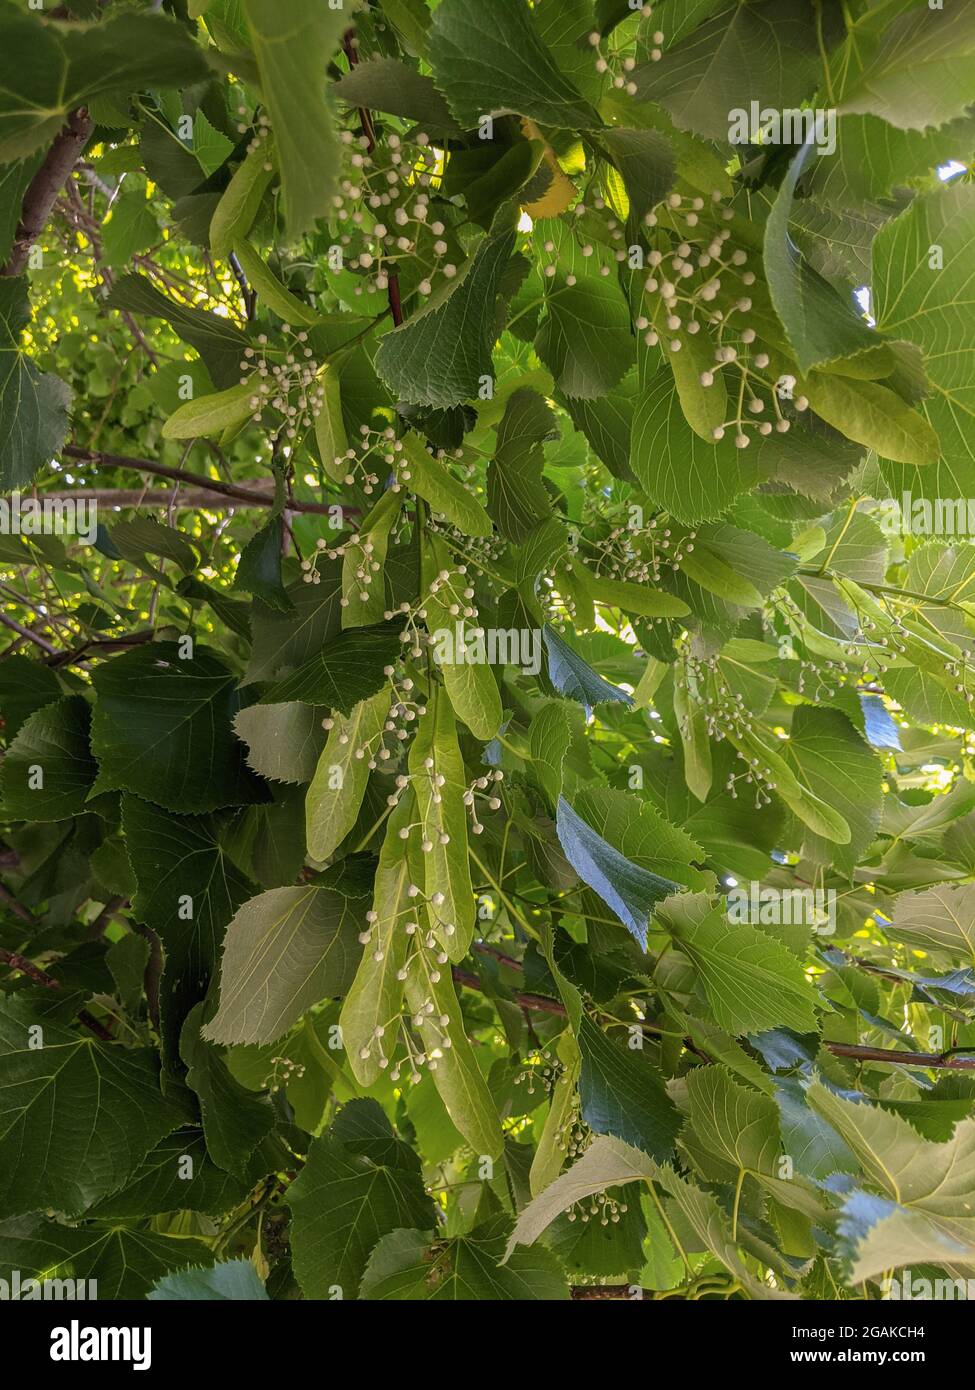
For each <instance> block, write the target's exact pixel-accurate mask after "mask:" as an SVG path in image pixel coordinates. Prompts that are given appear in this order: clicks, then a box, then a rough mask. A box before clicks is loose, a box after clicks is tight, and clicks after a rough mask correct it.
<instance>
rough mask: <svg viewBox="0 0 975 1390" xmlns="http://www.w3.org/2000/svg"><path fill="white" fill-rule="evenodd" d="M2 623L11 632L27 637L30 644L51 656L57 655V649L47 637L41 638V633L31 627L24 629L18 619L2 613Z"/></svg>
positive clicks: (0, 621) (0, 617)
mask: <svg viewBox="0 0 975 1390" xmlns="http://www.w3.org/2000/svg"><path fill="white" fill-rule="evenodd" d="M0 623H2V624H3V625H4V627H9V628H10V630H11V632H18V633H19V634H20V636H21V637H25V638H26V639H27V641H28V642H33V643H34V645H35V646H36V647H40V648H41V650H42V651H45V652H47V653H48V654H49V655H56V654H57V650H58V649H57V647H55V646H54V645H53V644H52V643H50V642H49V641H48V640H47V638H46V637H41V635H40V633H37V632H34V631H32V629H31V628H29V627H24V625H23V624H22V623H18V621H17V619H16V618H11V617H8V615H7V614H6V613H0Z"/></svg>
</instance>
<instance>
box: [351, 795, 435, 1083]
mask: <svg viewBox="0 0 975 1390" xmlns="http://www.w3.org/2000/svg"><path fill="white" fill-rule="evenodd" d="M415 814H416V798H415V796H414V794H413V791H412V789H411V788H409V787H407V788H405V789H404V791H403V792H402V794H401V796H400V798H399V801H398V802H397V804H396V806H395V807H394V808H393V812H392V814H391V816H390V817H389V821H388V823H387V826H386V833H385V835H384V836H383V844H382V849H381V850H380V852H379V864H378V866H377V868H376V882H375V888H374V891H373V898H372V909H371V911H372V913H373V914H374V916H373V917H372V918H371V919H370V923H369V925H368V926H367V928H366V930H367V931H368V933H369V940H368V942H366V949H365V950H364V951H363V952H362V959H361V961H360V962H359V968H358V970H357V971H356V976H355V979H354V981H353V982H352V985H351V987H350V988H349V991H348V994H347V995H346V998H345V1002H344V1004H343V1005H342V1015H341V1019H340V1023H341V1027H342V1038H343V1041H344V1044H345V1048H346V1053H347V1056H348V1059H349V1066H350V1067H351V1068H352V1071H353V1074H354V1075H355V1077H356V1079H357V1080H358V1081H360V1082H361V1083H362V1085H363V1086H371V1085H372V1084H373V1083H374V1082H375V1081H376V1080H377V1079H378V1078H379V1076H380V1073H381V1071H382V1070H383V1068H382V1067H381V1066H380V1060H379V1059H380V1057H381V1056H382V1055H383V1053H382V1051H381V1050H380V1049H379V1048H377V1046H376V1039H377V1038H379V1037H382V1036H383V1033H377V1032H376V1030H377V1028H378V1029H382V1030H383V1032H385V1030H386V1029H387V1028H388V1027H389V1026H390V1023H391V1021H392V1020H396V1019H397V1018H398V1017H399V1014H400V1012H401V1009H402V1002H403V990H404V986H405V978H403V979H401V978H400V972H401V971H402V970H403V969H404V968H405V967H406V962H407V958H408V956H409V952H410V937H411V935H415V933H408V932H407V930H406V926H407V923H408V922H410V921H412V920H414V909H415V908H416V895H415V894H413V895H411V894H410V891H409V889H410V886H411V884H412V881H413V880H412V877H411V866H410V860H409V857H408V855H407V853H406V851H405V846H404V841H403V837H402V835H401V833H400V832H401V831H403V830H405V831H406V832H407V835H408V834H409V830H410V827H411V826H412V824H413V819H414V816H415Z"/></svg>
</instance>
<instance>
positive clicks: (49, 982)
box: [0, 946, 115, 1042]
mask: <svg viewBox="0 0 975 1390" xmlns="http://www.w3.org/2000/svg"><path fill="white" fill-rule="evenodd" d="M0 961H2V962H3V964H4V965H9V966H10V968H11V970H19V971H20V973H21V974H22V975H26V976H27V978H28V979H29V980H33V981H34V984H35V985H40V986H41V987H42V988H43V989H60V988H61V981H60V980H56V979H55V978H54V976H53V975H49V974H48V973H47V971H46V970H42V969H41V967H40V966H39V965H35V964H34V962H33V961H32V960H28V959H27V957H26V956H21V955H18V954H17V952H16V951H6V950H4V948H3V947H2V946H0ZM77 1016H78V1022H79V1023H83V1024H84V1025H85V1027H86V1028H87V1029H88V1030H89V1032H92V1033H94V1035H95V1037H96V1038H101V1040H102V1041H103V1042H114V1041H115V1039H114V1038H113V1037H112V1035H111V1033H110V1032H109V1031H108V1029H107V1028H105V1027H104V1026H103V1025H102V1024H101V1023H99V1022H98V1019H97V1018H95V1017H94V1015H93V1014H90V1013H89V1012H88V1010H87V1009H79V1010H78V1015H77Z"/></svg>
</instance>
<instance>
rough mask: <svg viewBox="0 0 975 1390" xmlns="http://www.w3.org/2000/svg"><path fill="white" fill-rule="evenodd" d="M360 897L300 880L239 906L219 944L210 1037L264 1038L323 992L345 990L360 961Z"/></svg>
mask: <svg viewBox="0 0 975 1390" xmlns="http://www.w3.org/2000/svg"><path fill="white" fill-rule="evenodd" d="M364 912H365V902H364V901H363V900H362V899H360V898H347V897H345V896H344V895H343V894H342V893H339V892H336V891H335V890H334V889H331V888H319V887H316V886H315V885H313V884H306V885H304V886H302V887H300V888H272V889H271V890H270V891H269V892H267V893H261V894H259V895H258V896H257V897H256V898H251V899H250V901H249V902H246V903H245V904H244V905H243V907H241V908H240V909H239V910H238V912H237V914H236V916H235V917H234V919H233V921H232V922H231V923H230V926H229V927H228V928H227V937H226V941H225V943H224V949H223V958H222V962H221V970H220V1007H219V1009H218V1011H217V1013H216V1014H215V1015H214V1017H213V1018H212V1019H211V1020H210V1022H209V1023H207V1024H206V1025H205V1026H204V1028H203V1036H204V1037H206V1038H208V1039H210V1040H211V1041H213V1042H218V1043H228V1044H239V1043H270V1042H275V1041H276V1040H277V1039H278V1038H280V1037H281V1036H282V1035H283V1034H284V1033H286V1032H287V1031H288V1029H289V1028H291V1027H292V1026H293V1025H294V1024H295V1023H297V1022H298V1020H299V1019H300V1018H301V1016H302V1014H304V1013H306V1012H307V1011H308V1009H310V1008H311V1007H312V1006H313V1005H314V1004H318V1003H320V1002H321V1001H322V1000H323V999H328V998H332V997H334V996H336V995H343V994H345V992H346V990H347V989H348V988H349V985H350V984H351V983H352V980H353V978H354V976H355V971H356V967H357V965H358V963H359V945H358V935H359V932H360V931H361V930H362V926H363V920H364V917H363V914H364Z"/></svg>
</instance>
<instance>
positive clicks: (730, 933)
mask: <svg viewBox="0 0 975 1390" xmlns="http://www.w3.org/2000/svg"><path fill="white" fill-rule="evenodd" d="M657 921H658V923H659V925H660V926H662V927H663V928H664V930H665V931H667V932H669V933H670V935H671V936H672V937H673V939H674V941H675V943H676V944H677V946H678V947H679V948H680V950H681V951H682V952H683V953H684V954H685V955H686V956H688V957H689V958H690V960H691V961H692V962H693V964H694V966H695V968H696V970H697V971H698V974H699V975H700V977H701V983H702V984H703V986H704V992H705V994H706V995H707V997H708V1002H709V1003H710V1005H711V1010H712V1012H713V1014H714V1020H715V1022H716V1023H717V1024H718V1026H719V1027H721V1028H724V1029H725V1030H726V1031H727V1032H729V1033H731V1034H733V1035H734V1036H736V1037H737V1036H739V1035H740V1034H742V1033H760V1032H762V1031H763V1030H764V1029H766V1028H774V1027H786V1028H792V1029H794V1030H795V1031H796V1032H797V1033H812V1032H816V1031H817V1023H816V1014H815V1011H814V1006H815V1004H816V1002H817V1000H816V995H815V993H814V991H813V989H812V986H811V985H810V984H809V982H808V981H807V979H806V977H805V972H804V970H803V967H802V963H801V962H800V961H799V960H797V959H796V957H795V956H794V955H793V954H792V953H791V951H789V950H788V949H787V948H786V947H785V946H783V945H781V944H780V943H779V942H778V941H775V940H773V939H772V938H771V937H769V936H766V935H765V933H764V932H761V931H759V930H758V929H757V928H756V927H752V926H747V925H744V924H740V925H732V923H730V922H728V921H727V919H726V918H725V915H724V912H723V911H722V909H721V908H720V907H712V906H711V904H710V902H709V900H708V897H707V895H706V894H703V893H695V894H685V895H682V896H681V897H679V898H672V899H671V900H670V901H669V902H668V903H666V904H665V905H664V906H663V907H661V908H659V909H658V910H657Z"/></svg>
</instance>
